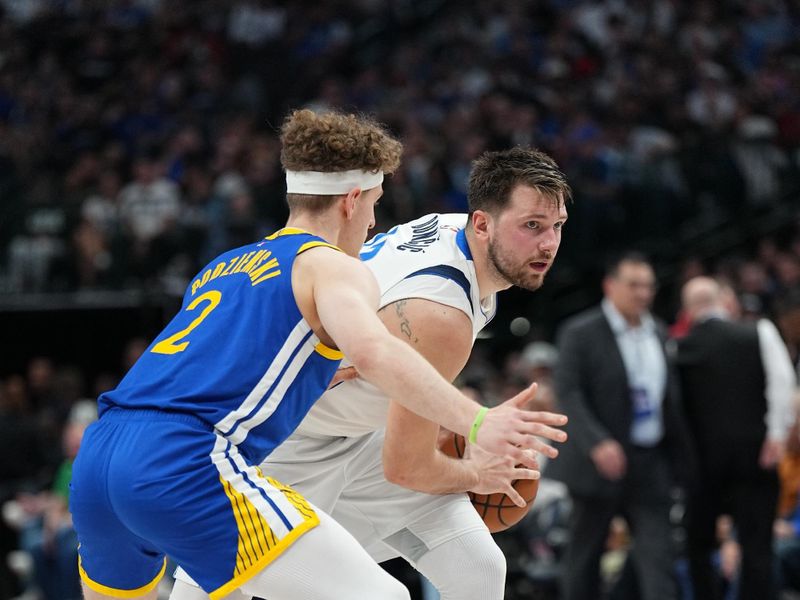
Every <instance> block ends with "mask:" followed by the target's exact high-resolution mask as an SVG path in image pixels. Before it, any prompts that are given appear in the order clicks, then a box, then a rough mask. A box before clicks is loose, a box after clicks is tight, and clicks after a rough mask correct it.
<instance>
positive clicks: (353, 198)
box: [344, 187, 361, 221]
mask: <svg viewBox="0 0 800 600" xmlns="http://www.w3.org/2000/svg"><path fill="white" fill-rule="evenodd" d="M359 198H361V188H358V187H355V188H353V189H352V190H350V191H349V192H347V195H346V196H345V197H344V214H345V217H346V218H347V220H348V221H350V220H351V219H352V218H353V215H354V214H355V212H356V206H358V200H359Z"/></svg>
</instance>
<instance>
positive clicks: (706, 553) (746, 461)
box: [678, 277, 795, 600]
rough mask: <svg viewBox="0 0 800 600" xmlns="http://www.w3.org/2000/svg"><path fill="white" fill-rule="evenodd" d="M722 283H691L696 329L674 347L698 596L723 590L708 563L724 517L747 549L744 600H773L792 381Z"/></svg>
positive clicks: (773, 333)
mask: <svg viewBox="0 0 800 600" xmlns="http://www.w3.org/2000/svg"><path fill="white" fill-rule="evenodd" d="M722 292H723V290H722V288H721V287H720V285H719V284H718V283H717V282H716V281H714V280H713V279H710V278H708V277H695V278H694V279H692V280H690V281H689V282H687V283H686V285H685V286H684V288H683V291H682V301H683V309H684V311H685V312H686V313H687V315H688V316H689V320H690V321H691V323H692V326H691V329H690V330H689V333H688V334H687V335H686V336H685V337H684V338H682V339H681V340H680V342H679V346H678V369H679V374H680V382H681V390H682V392H683V401H684V404H685V411H686V415H687V419H688V424H689V430H690V433H691V438H692V441H693V446H694V448H695V450H696V453H697V464H698V473H697V477H695V478H693V485H692V486H691V487H690V489H689V494H688V498H687V513H686V516H687V523H686V524H687V542H688V553H689V561H690V568H691V574H692V584H693V587H694V594H695V598H702V599H703V600H714V599H715V598H721V597H722V594H721V591H720V589H719V588H720V586H719V585H718V584H719V581H718V578H717V577H716V576H715V573H714V570H713V568H712V564H711V553H712V551H713V550H714V549H715V548H716V546H717V539H716V536H715V526H716V521H717V518H718V517H719V515H720V514H722V513H726V514H730V515H731V516H732V517H733V521H734V525H735V526H736V528H737V538H738V541H739V544H740V545H741V548H742V560H741V567H740V581H739V595H738V597H739V598H741V599H742V600H761V599H762V598H763V599H769V598H772V597H773V596H772V594H773V582H772V572H773V571H772V560H773V557H772V524H773V519H774V518H775V513H776V507H777V501H778V476H777V472H776V465H777V463H778V461H779V460H780V458H781V455H782V454H783V448H784V444H785V440H786V436H787V431H788V429H789V427H790V426H791V423H792V416H793V415H792V395H793V393H794V389H795V376H794V371H793V368H792V363H791V360H790V358H789V353H788V351H787V350H786V346H785V345H784V343H783V340H782V339H781V337H780V334H779V333H778V331H777V329H776V327H775V326H774V325H773V324H772V323H771V322H770V321H768V320H766V319H760V320H758V321H757V322H750V323H744V322H736V321H733V320H731V318H730V316H729V314H728V312H727V310H726V307H725V303H724V297H723V294H722Z"/></svg>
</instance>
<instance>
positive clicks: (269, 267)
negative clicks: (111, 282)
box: [99, 228, 342, 464]
mask: <svg viewBox="0 0 800 600" xmlns="http://www.w3.org/2000/svg"><path fill="white" fill-rule="evenodd" d="M318 246H328V247H332V248H335V247H334V246H331V245H330V244H328V243H327V242H325V241H324V240H322V239H321V238H319V237H316V236H314V235H312V234H309V233H307V232H305V231H302V230H299V229H293V228H285V229H282V230H280V231H278V232H277V233H275V234H273V235H271V236H269V237H267V238H265V239H264V240H262V241H260V242H257V243H254V244H251V245H249V246H244V247H242V248H238V249H234V250H230V251H229V252H226V253H225V254H222V255H221V256H219V257H218V258H217V259H215V260H213V261H212V262H211V263H210V264H209V265H208V266H207V267H206V268H204V269H203V270H202V271H201V272H200V273H199V274H198V275H197V277H196V278H195V279H194V280H193V281H192V282H191V284H190V285H189V287H188V288H187V291H186V294H185V296H184V300H183V304H182V307H181V311H180V312H179V313H178V314H177V315H176V316H175V317H174V318H173V319H172V321H171V322H170V323H169V324H168V325H167V326H166V328H165V329H164V330H163V331H162V332H161V334H160V335H159V336H158V337H157V338H156V339H155V341H154V342H153V343H152V344H151V345H150V347H149V348H148V349H147V351H146V352H145V353H144V354H143V355H142V357H141V358H140V359H139V360H138V361H137V362H136V364H135V365H134V366H133V368H132V369H131V370H130V371H129V372H128V374H127V375H126V376H125V378H124V379H123V380H122V381H121V382H120V384H119V386H118V387H117V388H116V389H115V390H113V391H110V392H106V393H104V394H102V395H101V396H100V399H99V405H100V414H101V415H102V414H103V413H104V412H105V411H106V410H108V409H109V408H112V407H123V408H136V409H159V410H163V411H168V412H178V413H189V414H192V415H195V416H197V417H199V418H201V419H203V420H204V421H206V422H207V423H208V424H210V425H211V426H213V427H214V428H215V429H216V430H217V431H218V432H219V433H220V434H221V435H222V436H224V437H225V438H226V439H227V440H229V441H230V442H231V443H233V444H236V445H237V446H238V447H239V451H240V452H241V453H242V454H243V455H244V456H245V457H246V458H248V459H249V460H250V461H252V462H253V463H254V464H258V463H260V462H261V461H262V460H263V459H264V457H265V456H266V455H267V454H268V453H269V452H270V451H271V450H272V449H273V448H275V447H276V446H277V445H278V444H280V443H281V442H282V441H283V440H284V439H285V438H286V437H287V436H288V435H289V434H290V433H291V432H292V431H293V430H294V429H295V427H296V426H297V424H298V423H299V422H300V421H301V420H302V419H303V417H304V416H305V414H306V413H307V412H308V410H309V409H310V407H311V406H312V404H313V403H314V402H315V401H316V400H317V398H319V397H320V395H322V393H323V392H324V391H325V389H326V388H327V386H328V384H329V383H330V381H331V379H332V377H333V375H334V373H335V372H336V369H337V368H338V366H339V362H340V360H341V358H342V355H341V353H340V352H339V351H338V350H334V349H331V348H328V347H327V346H325V345H324V344H322V343H321V342H320V340H319V338H318V337H317V336H316V335H315V334H314V333H313V331H312V330H311V327H310V326H309V325H308V323H306V321H305V320H304V319H303V317H302V315H301V313H300V310H299V308H298V307H297V304H296V302H295V299H294V294H293V291H292V281H291V280H292V265H293V263H294V260H295V258H296V257H297V256H298V255H299V254H300V253H302V252H304V251H306V250H308V249H310V248H314V247H318Z"/></svg>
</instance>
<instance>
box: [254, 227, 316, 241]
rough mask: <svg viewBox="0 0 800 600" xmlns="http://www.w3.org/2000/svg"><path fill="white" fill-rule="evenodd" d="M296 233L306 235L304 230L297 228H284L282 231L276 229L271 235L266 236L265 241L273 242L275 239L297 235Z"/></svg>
mask: <svg viewBox="0 0 800 600" xmlns="http://www.w3.org/2000/svg"><path fill="white" fill-rule="evenodd" d="M298 233H308V232H307V231H306V230H305V229H300V228H299V227H284V228H283V229H278V231H276V232H275V233H273V234H272V235H268V236H267V237H266V238H264V239H267V240H274V239H275V238H278V237H281V236H283V235H297V234H298Z"/></svg>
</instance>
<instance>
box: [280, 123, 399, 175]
mask: <svg viewBox="0 0 800 600" xmlns="http://www.w3.org/2000/svg"><path fill="white" fill-rule="evenodd" d="M281 144H282V145H283V148H282V150H281V164H282V165H283V168H284V169H286V170H291V171H325V172H334V171H347V170H350V169H363V170H364V171H378V169H380V170H381V171H383V172H384V173H393V172H394V171H395V170H396V169H397V167H398V166H399V165H400V155H401V153H402V152H403V145H402V144H401V143H400V142H399V141H397V140H396V139H395V138H393V137H392V136H391V135H390V134H389V133H388V132H387V131H386V129H385V128H384V127H383V126H382V125H380V124H379V123H377V122H376V121H374V120H372V119H371V118H369V117H365V116H357V115H353V114H349V115H348V114H343V113H338V112H326V113H322V114H317V113H315V112H314V111H311V110H308V109H301V110H296V111H294V112H292V114H290V115H289V116H288V117H287V118H286V120H285V121H284V123H283V127H281Z"/></svg>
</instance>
